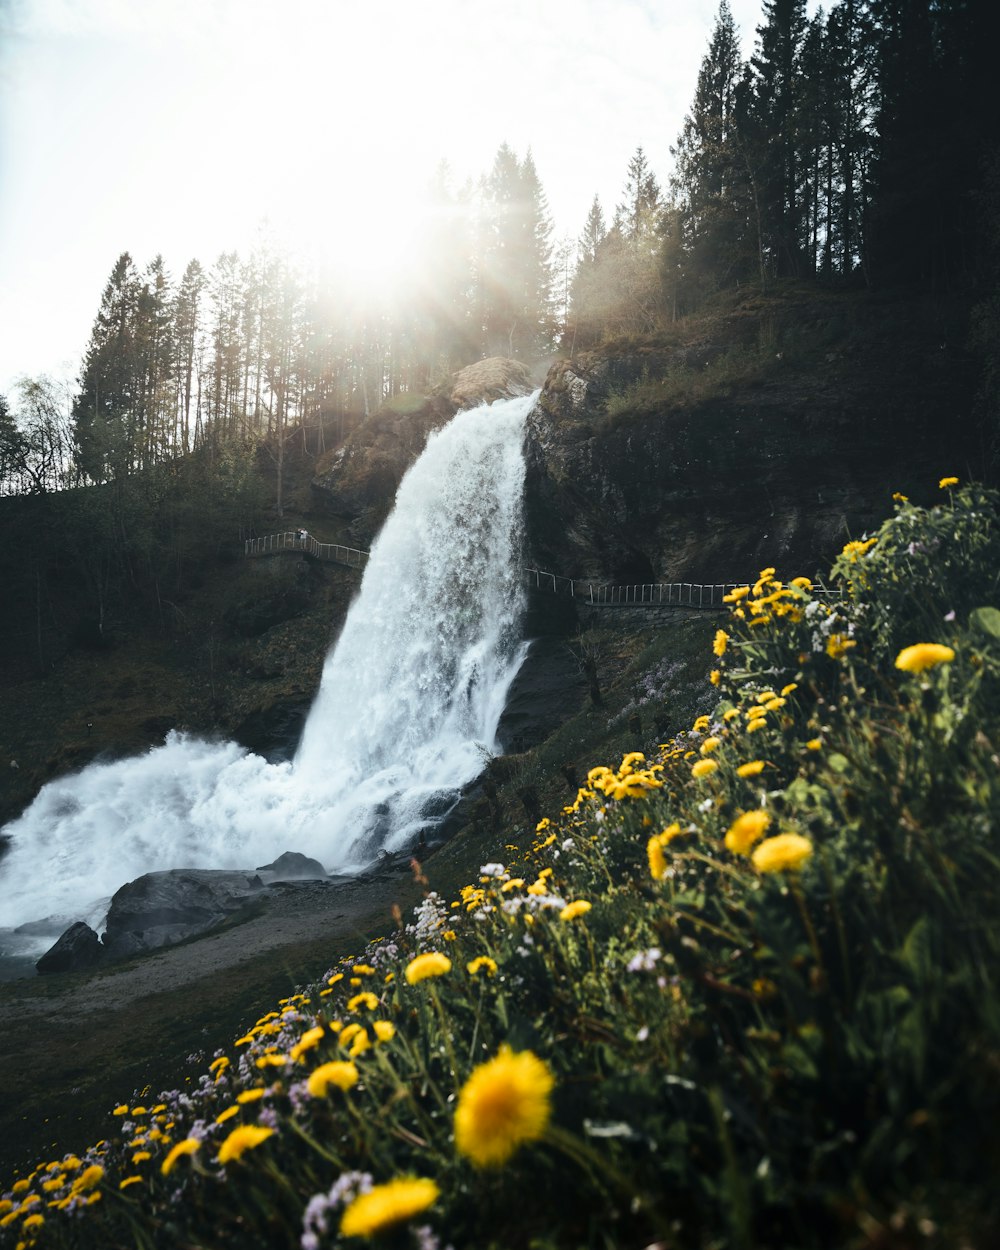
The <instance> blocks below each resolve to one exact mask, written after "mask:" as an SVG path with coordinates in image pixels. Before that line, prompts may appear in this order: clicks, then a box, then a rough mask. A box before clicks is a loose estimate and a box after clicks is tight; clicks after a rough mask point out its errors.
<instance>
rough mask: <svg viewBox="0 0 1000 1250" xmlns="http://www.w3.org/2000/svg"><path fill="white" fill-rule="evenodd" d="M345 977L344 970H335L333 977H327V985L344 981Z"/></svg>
mask: <svg viewBox="0 0 1000 1250" xmlns="http://www.w3.org/2000/svg"><path fill="white" fill-rule="evenodd" d="M343 979H344V974H343V973H342V972H335V973H334V974H333V976H332V977H328V978H327V982H326V983H327V985H336V984H337V982H338V981H343Z"/></svg>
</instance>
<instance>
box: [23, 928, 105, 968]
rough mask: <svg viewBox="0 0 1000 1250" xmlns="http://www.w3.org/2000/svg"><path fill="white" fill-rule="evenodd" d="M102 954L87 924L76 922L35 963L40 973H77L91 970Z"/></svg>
mask: <svg viewBox="0 0 1000 1250" xmlns="http://www.w3.org/2000/svg"><path fill="white" fill-rule="evenodd" d="M103 954H104V951H103V949H102V947H101V939H100V938H99V937H98V936H97V934H96V933H95V932H94V930H93V929H92V928H91V927H90V925H89V924H84V922H83V921H82V920H78V921H77V922H76V924H71V925H70V927H69V928H68V929H67V930H66V932H65V933H64V934H63V935H62V936H61V937H60V938H59V939H58V941H57V942H56V943H55V945H54V946H51V947H50V948H49V949H48V950H47V951H46V952H45V954H44V955H43V956H42V957H41V959H39V960H38V961H37V962H36V963H35V967H36V968H37V969H38V971H39V972H41V973H48V972H77V971H79V970H80V969H81V968H91V967H93V965H94V964H96V963H97V961H98V960H99V959H100V958H101V956H102V955H103Z"/></svg>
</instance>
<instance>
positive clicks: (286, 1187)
mask: <svg viewBox="0 0 1000 1250" xmlns="http://www.w3.org/2000/svg"><path fill="white" fill-rule="evenodd" d="M956 486H957V484H956V482H955V480H954V479H950V478H946V479H942V484H941V487H940V489H939V498H938V501H937V502H936V503H934V505H933V506H931V507H929V508H926V509H925V508H918V507H915V506H913V505H911V504H910V503H909V502H908V501H906V500H904V499H902V498H900V499H899V500H898V501H897V505H896V509H895V514H894V515H893V517H892V518H890V519H889V520H888V521H886V523H885V524H884V525H883V526H882V527H881V528H880V529H879V531H878V532H877V534H875V535H873V536H872V537H871V538H866V539H863V540H860V539H859V540H856V541H853V542H851V543H849V544H848V545H847V546H846V547H845V549H844V551H843V553H842V554H841V555H840V556H839V557H838V559H837V561H836V563H835V565H834V569H833V577H834V581H835V584H836V585H837V587H838V588H839V589H840V591H841V596H842V597H841V598H839V599H838V600H835V601H829V600H827V599H825V598H823V597H822V596H819V595H817V594H816V593H814V589H813V587H812V585H811V583H809V581H808V580H807V579H804V578H795V577H792V576H791V575H792V574H793V573H794V572H795V570H788V571H783V573H782V576H781V577H780V578H779V575H778V574H777V573H776V572H775V570H773V569H770V568H769V569H765V570H763V571H762V572H761V573H760V576H759V578H758V580H757V581H756V582H755V583H752V584H748V585H747V586H746V587H745V588H744V590H743V591H739V592H737V593H736V594H734V595H733V596H732V599H731V603H730V616H729V619H728V620H727V621H726V622H725V623H724V627H722V628H719V629H717V630H716V631H715V632H714V635H713V637H712V638H711V640H710V642H709V644H708V645H707V646H706V654H705V663H706V664H711V665H713V668H712V674H711V678H710V682H711V685H710V687H709V688H710V690H711V691H712V696H711V698H710V701H709V705H708V707H707V709H706V711H705V712H704V714H702V715H700V716H698V717H696V718H695V719H693V720H692V721H691V722H690V723H689V724H688V725H687V726H686V727H685V728H684V729H683V730H681V731H680V732H674V731H672V730H670V729H667V730H666V736H665V738H664V740H663V742H662V744H661V745H659V746H656V747H655V748H651V749H644V750H642V751H628V752H626V753H625V754H624V756H623V757H621V758H620V760H619V758H618V757H617V755H616V756H610V755H605V756H603V757H598V756H595V757H592V758H591V759H590V760H588V761H587V764H588V768H587V771H586V773H585V775H584V776H581V777H580V779H579V780H580V782H581V784H580V785H579V786H578V788H577V790H576V793H575V794H574V795H573V796H572V797H571V801H566V799H564V800H563V801H562V802H561V803H552V804H551V805H548V804H547V812H546V815H545V816H544V817H543V818H542V819H541V820H539V821H538V822H536V826H535V827H534V828H533V829H532V828H530V827H528V828H526V827H525V824H524V822H523V821H522V822H519V823H518V825H516V826H507V827H505V829H504V831H503V832H504V840H503V841H502V843H500V844H499V845H498V846H496V848H495V851H494V854H493V856H491V859H490V860H489V861H488V862H487V861H486V860H485V858H484V859H483V861H482V863H481V864H480V865H478V866H477V867H478V871H476V870H475V869H472V870H470V871H468V875H467V876H466V879H465V881H464V882H462V884H461V885H460V886H458V885H457V882H455V880H454V878H452V879H445V878H442V879H439V880H436V879H435V871H434V869H435V864H434V860H433V859H432V860H431V861H430V862H429V863H428V864H427V865H426V873H427V881H426V883H425V884H424V889H425V896H424V899H423V902H422V904H421V905H420V907H419V908H418V910H417V912H416V913H415V914H414V915H413V916H412V917H409V918H408V919H409V923H408V924H407V925H406V927H405V929H404V930H401V931H400V932H398V933H397V934H395V935H393V937H392V938H391V939H385V940H381V941H378V942H375V943H372V944H370V945H368V946H367V947H366V948H364V949H358V950H356V951H353V952H351V957H339V955H338V954H332V955H331V962H330V966H329V967H327V968H326V969H325V970H323V971H322V975H318V976H317V978H316V979H315V980H313V981H312V982H311V983H309V984H308V985H306V986H304V987H303V988H302V990H301V991H300V992H298V993H295V994H292V995H288V996H285V997H283V998H282V999H281V1000H280V1001H279V1002H277V1003H273V1004H272V1003H271V1002H269V1001H266V1000H265V1001H262V1002H261V1003H260V1005H259V1014H258V1016H257V1018H256V1022H255V1023H253V1024H252V1025H251V1026H250V1027H249V1028H248V1029H247V1030H246V1032H245V1033H244V1034H243V1035H242V1036H240V1037H239V1038H235V1039H233V1042H232V1044H231V1045H229V1046H226V1047H225V1048H223V1049H222V1050H220V1052H219V1053H218V1054H217V1055H216V1057H215V1058H214V1059H213V1060H212V1062H211V1064H210V1065H207V1066H206V1070H205V1071H204V1072H203V1074H202V1076H201V1079H200V1081H199V1082H197V1084H195V1083H192V1084H190V1085H188V1086H185V1087H184V1088H180V1089H171V1088H163V1087H162V1085H160V1084H158V1083H156V1078H155V1075H154V1073H153V1072H150V1074H149V1079H150V1081H151V1082H152V1084H151V1085H150V1086H149V1088H147V1089H145V1090H144V1091H143V1092H142V1094H141V1095H136V1096H133V1097H129V1098H127V1100H126V1101H123V1102H121V1103H120V1104H119V1105H118V1106H117V1107H116V1108H114V1110H113V1111H111V1109H110V1108H109V1113H110V1114H109V1115H108V1118H107V1120H106V1130H105V1132H104V1134H103V1137H104V1140H102V1141H101V1142H99V1143H96V1144H94V1145H91V1146H90V1147H89V1149H86V1150H84V1149H82V1143H76V1142H66V1143H65V1148H74V1147H75V1148H76V1149H77V1153H76V1154H70V1155H66V1154H64V1153H63V1150H62V1149H57V1150H55V1151H52V1152H51V1154H50V1157H48V1158H46V1159H44V1160H42V1161H40V1163H39V1165H38V1167H37V1168H35V1169H34V1170H33V1171H32V1172H31V1173H30V1174H27V1175H24V1176H23V1177H21V1178H19V1179H18V1180H17V1181H16V1182H14V1183H13V1184H12V1185H11V1186H10V1188H9V1190H8V1192H7V1196H6V1197H5V1198H4V1199H3V1203H4V1213H3V1215H2V1216H0V1244H10V1245H17V1244H23V1245H25V1246H28V1245H32V1244H35V1243H36V1242H37V1244H38V1245H53V1246H71V1245H72V1246H76V1247H79V1246H89V1245H92V1246H101V1247H108V1246H147V1245H148V1246H153V1245H156V1246H159V1245H198V1246H205V1247H207V1246H220V1247H221V1246H227V1245H231V1244H233V1243H234V1242H235V1241H237V1240H238V1241H239V1242H240V1243H241V1244H243V1245H250V1246H269V1247H274V1246H303V1247H318V1246H326V1245H340V1244H344V1245H353V1244H357V1242H358V1239H369V1238H383V1239H384V1242H385V1244H391V1245H401V1246H404V1245H405V1246H410V1245H413V1246H420V1247H430V1246H444V1245H449V1244H450V1245H452V1246H454V1247H464V1246H470V1247H471V1246H476V1247H494V1246H495V1247H498V1248H499V1247H504V1248H509V1247H522V1246H523V1247H536V1248H538V1250H543V1248H545V1247H557V1246H558V1247H570V1246H572V1247H577V1246H580V1247H582V1246H588V1247H590V1246H593V1247H598V1246H600V1247H610V1246H616V1247H617V1246H628V1245H634V1246H649V1245H658V1246H677V1247H709V1246H711V1247H761V1248H762V1250H763V1248H764V1247H768V1250H776V1248H779V1247H789V1250H791V1248H792V1247H795V1248H796V1250H802V1248H804V1247H813V1246H816V1247H827V1246H843V1247H847V1246H850V1247H865V1248H866V1250H875V1248H876V1247H879V1248H880V1250H881V1248H885V1247H891V1248H893V1250H904V1247H905V1248H907V1250H909V1248H910V1247H914V1246H927V1247H942V1248H943V1247H952V1246H956V1245H968V1246H970V1247H984V1248H985V1247H987V1246H991V1245H994V1244H996V1241H997V1237H998V1234H1000V1210H998V1207H997V1201H996V1188H995V1185H993V1183H992V1180H993V1176H994V1175H995V1171H996V1166H997V1162H998V1159H997V1145H998V1139H997V1133H996V1110H997V1101H998V1095H1000V1085H998V1080H997V1072H998V1071H1000V1014H998V1012H997V1009H996V1002H997V999H998V993H997V991H998V988H1000V987H998V985H997V978H998V972H997V970H998V968H1000V931H998V926H997V922H996V897H997V888H998V886H1000V856H998V848H997V844H996V829H997V816H998V814H1000V792H998V786H997V777H998V754H997V753H998V749H1000V699H998V697H997V696H998V694H1000V607H998V603H997V601H998V591H1000V587H998V569H1000V527H998V521H1000V515H998V513H1000V499H998V496H997V494H996V493H994V492H990V491H985V490H984V489H982V488H981V487H978V486H969V487H965V488H956ZM626 709H627V703H624V704H623V705H622V708H621V710H623V711H625V710H626ZM581 733H582V734H583V733H584V731H583V729H582V728H581ZM579 744H580V745H585V734H584V736H583V737H581V738H580V739H579ZM470 849H471V848H470ZM441 862H442V864H444V862H445V861H444V860H442V861H441ZM470 864H471V861H469V860H467V861H466V862H465V865H464V866H465V868H466V869H467V870H468V869H469V868H470ZM319 971H320V970H317V972H318V973H319ZM138 1028H139V1029H141V1025H139V1026H138ZM123 1097H125V1091H123ZM140 1099H141V1101H140ZM553 1195H560V1196H562V1195H572V1201H571V1202H566V1201H563V1200H560V1201H558V1202H554V1201H553Z"/></svg>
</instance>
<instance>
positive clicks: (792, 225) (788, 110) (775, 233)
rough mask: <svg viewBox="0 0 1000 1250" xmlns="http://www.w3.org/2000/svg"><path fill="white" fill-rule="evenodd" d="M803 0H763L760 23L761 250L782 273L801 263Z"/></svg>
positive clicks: (756, 58) (756, 116)
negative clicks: (800, 150) (801, 61)
mask: <svg viewBox="0 0 1000 1250" xmlns="http://www.w3.org/2000/svg"><path fill="white" fill-rule="evenodd" d="M805 31H806V13H805V0H764V22H763V24H762V25H761V26H758V28H757V49H756V51H755V53H754V55H753V56H752V57H751V65H752V66H753V70H754V78H753V94H752V97H751V99H750V106H751V110H752V115H751V120H752V135H750V136H748V138H749V140H750V144H751V147H752V149H753V161H754V164H755V166H756V178H757V184H758V194H759V205H760V210H761V216H762V227H763V236H764V237H763V239H762V244H763V250H764V253H765V256H766V258H767V262H768V265H769V267H770V269H771V270H772V272H773V273H775V274H776V275H777V276H778V277H797V276H799V274H800V273H801V272H802V267H803V250H804V249H803V245H804V237H803V225H802V217H803V214H802V205H801V202H800V189H801V188H800V170H799V149H800V138H801V135H800V127H801V121H802V116H801V110H800V97H801V87H802V80H801V76H800V74H801V64H800V60H801V54H802V42H803V38H804V36H805Z"/></svg>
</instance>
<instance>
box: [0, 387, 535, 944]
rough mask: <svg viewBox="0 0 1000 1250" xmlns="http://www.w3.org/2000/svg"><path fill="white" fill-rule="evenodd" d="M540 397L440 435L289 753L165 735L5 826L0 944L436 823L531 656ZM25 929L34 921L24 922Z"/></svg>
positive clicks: (415, 476) (47, 939) (328, 862)
mask: <svg viewBox="0 0 1000 1250" xmlns="http://www.w3.org/2000/svg"><path fill="white" fill-rule="evenodd" d="M535 399H536V396H535V395H532V396H523V397H518V398H516V399H510V400H500V401H497V402H495V403H493V404H489V405H486V404H484V405H482V406H480V407H479V408H474V409H469V410H466V411H464V412H460V413H459V414H458V415H457V416H456V417H455V418H454V419H453V420H452V421H451V422H450V423H449V424H448V425H447V426H446V427H444V428H443V429H442V430H440V431H438V432H437V433H435V434H432V435H431V437H430V438H429V439H428V442H427V446H426V448H425V449H424V451H423V453H422V454H421V456H420V458H419V459H418V460H417V461H416V462H415V463H414V464H413V466H412V467H411V468H410V470H409V472H408V473H407V475H406V476H405V478H404V479H403V481H402V483H401V484H400V487H399V491H398V494H397V497H396V505H395V508H394V510H393V512H392V514H391V516H390V517H389V519H388V520H387V522H386V524H385V526H384V528H383V530H382V533H381V534H380V535H379V537H378V539H377V541H376V542H375V544H374V546H373V548H372V552H371V556H370V559H369V561H368V564H367V567H366V569H365V574H364V578H363V580H362V583H361V588H360V591H359V593H358V596H357V598H356V599H355V601H354V602H353V604H352V605H351V608H350V611H349V613H348V615H347V618H346V620H345V622H344V627H343V629H342V631H341V634H340V637H339V639H338V641H337V643H336V644H335V646H334V647H333V649H332V650H331V652H330V654H329V656H328V657H327V660H326V663H325V666H324V670H323V676H322V681H321V683H320V688H319V692H318V694H317V696H316V699H315V702H314V704H313V707H312V709H311V710H310V713H309V716H308V718H307V720H306V724H305V727H304V730H303V734H302V739H301V742H300V744H299V747H298V750H297V752H296V754H295V756H294V758H293V759H291V760H290V761H287V762H284V763H277V764H271V763H268V762H267V761H266V760H264V759H262V758H261V757H260V756H258V755H255V754H252V753H250V752H248V751H246V750H245V749H244V748H242V747H240V746H238V745H237V744H235V743H231V742H221V743H220V742H209V741H205V740H204V739H200V738H195V737H191V736H188V735H184V734H179V733H171V734H169V735H168V737H167V740H166V742H165V743H164V744H163V745H162V746H160V747H156V748H154V749H152V750H150V751H149V752H147V753H146V754H145V755H142V756H136V757H133V758H130V759H125V760H118V761H115V762H113V763H101V764H96V763H95V764H92V765H90V766H88V767H87V768H85V769H84V770H83V771H82V772H80V773H77V774H75V775H72V776H67V777H62V778H60V779H59V780H57V781H53V782H50V783H49V784H48V785H46V786H45V787H44V789H43V790H42V791H41V792H40V793H39V795H38V797H37V798H36V799H35V801H34V802H33V803H32V804H31V805H30V807H29V808H28V809H27V810H26V811H25V812H24V814H23V815H22V816H21V817H19V818H18V819H17V820H15V821H12V822H11V823H10V824H8V825H7V826H6V828H5V829H4V830H3V833H4V834H5V835H6V836H8V837H9V839H10V849H9V851H8V853H7V854H6V855H5V856H4V858H3V859H2V861H0V951H6V952H7V953H8V954H13V953H16V951H17V949H18V948H21V949H22V950H23V949H24V948H26V947H28V946H30V947H33V948H36V949H44V948H45V947H46V946H48V945H49V944H51V941H52V938H53V936H57V935H58V932H60V931H61V928H60V926H61V927H65V926H66V925H68V924H69V923H71V922H72V921H74V920H86V921H88V923H90V924H91V925H92V926H93V927H95V928H98V929H99V928H100V926H101V922H102V920H103V915H104V912H105V911H106V908H107V904H108V901H109V899H110V897H111V895H112V894H113V893H114V892H115V891H116V890H117V889H118V888H119V887H120V886H121V885H123V884H125V883H126V882H127V881H131V880H134V879H135V878H136V877H138V876H141V875H142V874H143V873H146V872H152V871H156V870H159V869H167V868H251V869H252V868H254V867H255V866H257V865H260V864H266V863H269V862H270V861H272V860H273V859H275V858H276V856H277V855H279V854H281V853H282V852H283V851H286V850H294V851H300V852H302V853H304V854H306V855H310V856H313V857H314V858H316V859H318V860H319V861H320V862H321V863H322V864H323V865H324V866H325V867H326V868H327V870H328V871H330V872H333V873H342V874H349V873H354V872H357V871H359V870H361V869H362V868H364V867H365V866H367V865H368V864H370V863H371V862H372V861H373V860H374V859H375V858H376V857H377V855H378V854H379V852H380V851H383V850H385V851H390V852H393V851H401V850H405V849H407V848H408V847H409V846H411V845H412V844H413V843H414V842H415V841H416V839H417V838H418V837H419V835H420V833H421V831H428V830H432V829H433V827H434V826H435V825H436V824H438V823H440V821H441V820H442V819H443V818H444V817H445V816H446V815H447V813H448V812H449V811H450V810H451V808H452V807H453V806H454V803H455V802H456V801H457V798H458V796H459V794H460V792H461V790H462V788H463V787H465V786H466V785H467V784H468V783H469V782H470V781H472V780H473V779H474V778H475V777H476V776H477V775H478V773H479V772H480V771H481V770H482V768H483V766H484V764H485V762H486V760H487V759H488V758H489V756H490V755H491V754H493V753H495V752H496V751H497V750H498V744H497V741H496V733H497V725H498V722H499V720H500V716H501V714H502V712H503V709H504V703H505V700H506V697H507V692H508V689H509V687H510V683H511V681H512V680H513V678H514V676H515V674H516V673H517V670H518V668H519V667H520V664H521V662H522V660H523V658H524V652H525V644H524V643H523V641H522V617H523V611H524V592H523V588H522V581H523V579H522V574H521V539H522V496H523V486H524V456H523V432H524V421H525V418H526V417H527V415H528V413H529V411H530V410H531V408H532V406H533V404H534V402H535ZM271 558H275V559H280V558H281V557H280V556H275V557H271ZM45 918H49V919H48V923H47V924H43V925H37V926H36V924H35V923H34V922H38V921H41V920H44V919H45ZM25 924H27V925H28V926H29V928H30V929H35V930H36V931H35V932H34V933H22V934H20V935H18V934H14V933H13V930H14V929H15V928H17V927H19V926H23V925H25Z"/></svg>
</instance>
